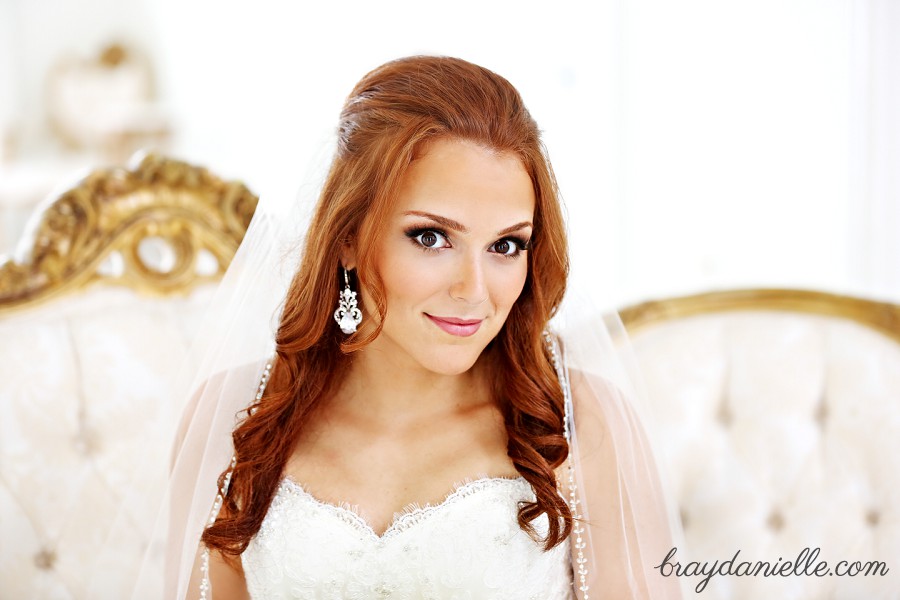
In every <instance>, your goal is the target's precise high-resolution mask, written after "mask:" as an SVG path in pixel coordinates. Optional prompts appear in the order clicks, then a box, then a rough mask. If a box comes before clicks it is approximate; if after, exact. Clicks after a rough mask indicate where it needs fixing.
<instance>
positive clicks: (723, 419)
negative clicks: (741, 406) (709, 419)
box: [716, 398, 734, 427]
mask: <svg viewBox="0 0 900 600" xmlns="http://www.w3.org/2000/svg"><path fill="white" fill-rule="evenodd" d="M716 419H718V421H719V423H721V424H722V426H723V427H730V426H731V422H732V421H733V420H734V417H733V416H732V414H731V409H730V408H728V401H727V400H726V399H725V398H723V399H722V402H721V403H720V404H719V412H718V414H717V415H716Z"/></svg>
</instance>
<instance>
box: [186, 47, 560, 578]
mask: <svg viewBox="0 0 900 600" xmlns="http://www.w3.org/2000/svg"><path fill="white" fill-rule="evenodd" d="M437 138H453V139H462V140H468V141H472V142H475V143H477V144H480V145H482V146H483V147H486V148H490V149H493V150H496V151H498V152H505V153H511V154H513V155H515V156H517V157H519V158H520V159H521V161H522V164H523V165H524V167H525V169H526V170H527V172H528V174H529V175H530V177H531V181H532V183H533V186H534V192H535V199H536V203H535V212H534V223H533V224H534V229H533V234H532V246H531V250H530V251H529V252H528V253H527V257H528V273H527V277H526V282H525V286H524V289H523V290H522V293H521V296H520V297H519V298H518V300H517V301H516V303H515V304H514V306H513V307H512V310H511V311H510V313H509V316H508V318H507V320H506V322H505V324H504V325H503V327H502V328H501V330H500V332H499V333H498V334H497V337H496V338H494V340H492V341H491V342H490V344H489V345H488V346H487V348H486V349H485V350H484V353H486V354H488V356H484V357H482V358H485V359H486V364H487V365H489V366H490V368H491V369H492V370H493V371H492V373H491V381H492V382H493V384H492V393H493V395H494V401H495V402H496V403H497V406H498V407H499V409H500V411H501V413H502V415H503V418H504V420H505V424H506V433H507V437H508V444H507V453H508V455H509V457H510V459H511V460H512V462H513V464H514V465H515V468H516V470H517V471H518V472H519V473H520V474H521V475H522V476H523V477H524V478H525V479H526V480H527V481H528V483H530V484H531V487H532V488H533V490H534V493H535V497H536V499H535V501H534V502H527V503H522V504H520V507H519V512H518V523H519V526H520V527H521V528H522V529H523V530H524V531H526V532H527V533H528V534H529V535H531V536H532V537H534V538H535V539H538V537H537V535H536V531H535V530H534V528H533V527H532V525H531V521H532V520H533V519H535V518H537V517H539V516H540V515H542V514H546V515H547V517H548V522H549V529H548V532H547V535H546V537H545V538H544V539H543V540H542V542H543V546H544V548H545V549H547V550H549V549H550V548H553V547H554V546H556V545H558V544H559V543H561V542H562V541H563V540H564V539H565V538H566V537H567V536H568V535H569V533H570V531H571V528H572V514H571V512H570V510H569V507H568V506H567V504H566V502H565V501H564V500H563V499H562V497H561V496H560V494H559V493H558V492H557V488H556V477H555V473H554V469H555V468H556V467H558V466H559V465H560V464H562V462H563V461H564V460H565V458H566V457H567V455H568V444H567V443H566V440H565V437H564V435H563V420H564V406H563V404H564V403H563V394H562V390H561V388H560V385H559V382H558V380H557V377H556V373H555V370H554V368H553V365H552V364H551V361H550V356H549V353H548V350H547V348H546V345H545V341H544V339H543V330H544V328H545V326H546V324H547V322H548V320H549V319H550V317H551V316H552V315H553V314H554V312H555V311H556V310H557V308H558V306H559V304H560V302H561V301H562V298H563V295H564V292H565V285H566V278H567V276H568V255H567V242H566V235H565V226H564V222H563V217H562V211H561V208H560V202H559V194H558V190H557V185H556V180H555V178H554V175H553V172H552V169H551V167H550V163H549V160H548V159H547V156H546V152H545V149H544V146H543V144H542V142H541V139H540V132H539V130H538V127H537V124H536V123H535V121H534V119H532V117H531V115H530V114H529V112H528V110H527V109H526V108H525V105H524V103H523V102H522V98H521V97H520V95H519V93H518V92H517V91H516V89H515V88H514V87H513V86H512V85H511V84H510V83H509V82H508V81H507V80H506V79H504V78H503V77H500V76H499V75H497V74H495V73H493V72H491V71H489V70H487V69H485V68H482V67H479V66H477V65H474V64H471V63H468V62H466V61H463V60H460V59H456V58H447V57H430V56H416V57H410V58H404V59H400V60H396V61H393V62H389V63H387V64H385V65H383V66H381V67H379V68H377V69H375V70H374V71H372V72H371V73H369V74H368V75H366V76H365V77H364V78H363V79H362V80H361V81H360V82H359V83H358V84H357V85H356V87H355V89H354V90H353V92H352V93H351V94H350V96H349V97H348V99H347V101H346V104H345V105H344V108H343V111H342V112H341V118H340V125H339V129H338V146H337V151H336V155H335V158H334V160H333V162H332V164H331V168H330V171H329V173H328V177H327V179H326V181H325V185H324V188H323V189H322V192H321V196H320V197H319V200H318V204H317V207H316V210H315V213H314V216H313V219H312V222H311V224H310V230H309V232H308V234H307V240H306V244H305V247H304V249H303V255H302V259H301V263H300V267H299V269H298V270H297V272H296V274H295V276H294V278H293V281H292V282H291V286H290V289H289V291H288V294H287V297H286V300H285V303H284V308H283V312H282V316H281V322H280V325H279V328H278V332H277V335H276V352H277V357H276V361H275V365H274V368H273V371H272V376H271V378H270V380H269V383H268V387H267V388H266V391H265V394H264V395H263V397H262V399H261V400H258V401H257V402H255V403H254V404H253V405H251V406H250V407H249V408H248V409H247V410H246V412H245V415H244V417H243V419H242V421H241V422H240V424H239V425H238V426H237V428H236V429H235V431H234V433H233V442H234V450H235V458H236V463H235V466H234V468H233V472H232V477H231V482H230V487H229V490H228V494H227V496H226V498H225V500H224V503H223V505H222V508H221V510H220V513H219V516H218V518H217V520H216V521H215V523H214V524H212V525H210V526H209V527H208V528H207V529H206V530H205V531H204V533H203V537H202V540H203V542H204V543H205V544H206V545H207V546H208V547H209V548H212V549H216V550H218V551H220V552H221V553H222V554H223V556H224V557H225V558H226V559H227V560H229V561H233V560H235V559H236V557H237V556H238V555H240V554H241V553H242V552H243V551H244V550H245V549H246V548H247V545H248V544H249V542H250V539H251V538H252V537H253V536H254V535H255V534H256V532H257V531H259V528H260V526H261V524H262V521H263V518H264V517H265V515H266V512H267V511H268V509H269V504H270V503H271V501H272V498H273V496H274V494H275V491H276V489H277V487H278V485H279V482H280V480H281V478H282V476H283V470H284V467H285V465H286V463H287V461H288V459H289V458H290V456H291V453H292V451H293V449H294V447H295V444H296V442H297V440H298V435H299V433H300V431H301V430H302V429H303V427H304V423H305V422H306V421H307V419H308V418H309V415H310V413H311V412H312V411H313V410H314V409H315V407H316V406H317V404H318V403H320V402H321V401H322V400H323V399H324V398H326V397H327V396H328V395H329V393H331V392H332V391H333V390H334V389H335V383H336V382H337V381H339V379H338V378H339V377H340V376H341V374H342V373H343V372H344V371H345V369H346V368H347V366H348V362H349V357H348V354H349V353H352V352H353V351H355V350H358V349H360V348H363V347H365V346H366V345H367V344H368V343H370V342H371V341H372V340H373V339H375V338H376V337H377V336H378V334H379V333H380V331H381V325H380V323H383V322H384V318H385V315H386V312H387V311H388V310H390V307H389V306H387V305H386V303H385V294H384V290H383V286H382V280H381V278H380V276H379V273H378V272H377V270H376V269H375V267H374V265H375V259H376V256H375V249H376V248H377V246H378V244H377V240H378V239H379V236H380V235H381V234H382V232H383V231H384V229H385V226H386V222H387V216H388V215H389V214H390V212H391V208H392V201H393V199H394V198H395V197H396V195H397V190H398V187H399V183H400V181H401V178H402V177H403V175H404V173H405V172H406V169H407V167H408V166H409V164H410V162H411V161H412V160H413V158H414V157H415V156H416V155H417V154H416V153H417V151H420V150H421V149H422V146H423V144H425V143H426V142H428V141H431V140H435V139H437ZM348 242H353V245H354V246H355V249H356V260H357V268H356V273H357V276H356V277H355V278H354V279H356V281H357V284H358V285H360V286H363V287H365V288H366V290H367V291H368V293H369V296H370V297H371V298H372V299H373V301H374V304H375V309H376V310H377V313H378V315H379V317H380V319H376V322H377V323H378V325H377V326H376V327H375V328H372V330H371V331H370V332H369V333H365V334H364V333H362V332H360V333H357V334H354V335H352V336H350V337H349V338H348V337H346V336H345V335H344V334H342V333H341V332H340V331H339V329H338V328H337V327H336V326H335V323H334V321H333V318H332V313H333V310H334V306H333V305H332V304H331V303H329V302H323V298H325V299H327V298H337V297H338V293H339V291H340V286H341V284H342V283H343V279H342V271H341V263H340V257H341V251H342V248H343V247H344V246H345V245H346V244H347V243H348ZM224 477H225V474H224V473H223V475H222V477H220V479H219V485H220V487H221V486H222V485H223V481H224Z"/></svg>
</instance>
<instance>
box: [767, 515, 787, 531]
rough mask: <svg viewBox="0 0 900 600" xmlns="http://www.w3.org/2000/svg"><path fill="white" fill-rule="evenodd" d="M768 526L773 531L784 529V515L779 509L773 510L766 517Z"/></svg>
mask: <svg viewBox="0 0 900 600" xmlns="http://www.w3.org/2000/svg"><path fill="white" fill-rule="evenodd" d="M766 526H768V528H769V529H771V530H772V531H781V530H782V529H784V517H783V516H782V515H781V513H780V512H779V511H778V510H773V511H772V512H771V513H770V514H769V518H767V519H766Z"/></svg>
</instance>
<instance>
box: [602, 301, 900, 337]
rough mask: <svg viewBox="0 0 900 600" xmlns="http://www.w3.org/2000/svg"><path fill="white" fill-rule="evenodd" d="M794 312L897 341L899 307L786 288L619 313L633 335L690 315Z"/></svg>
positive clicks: (649, 305)
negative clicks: (831, 318) (862, 327)
mask: <svg viewBox="0 0 900 600" xmlns="http://www.w3.org/2000/svg"><path fill="white" fill-rule="evenodd" d="M734 310H771V311H797V312H806V313H814V314H820V315H827V316H835V317H842V318H845V319H851V320H853V321H856V322H858V323H861V324H863V325H866V326H868V327H871V328H872V329H875V330H876V331H879V332H881V333H882V334H884V335H887V336H888V337H891V338H893V339H895V340H897V341H898V342H900V305H896V304H891V303H889V302H877V301H875V300H866V299H862V298H854V297H851V296H842V295H838V294H830V293H827V292H817V291H811V290H789V289H747V290H727V291H717V292H708V293H705V294H696V295H693V296H682V297H679V298H668V299H665V300H653V301H650V302H643V303H641V304H637V305H634V306H630V307H628V308H625V309H623V310H621V311H619V314H620V316H621V318H622V323H624V325H625V327H626V328H627V329H628V330H629V331H630V332H632V333H634V332H635V331H636V330H638V329H640V328H642V327H645V326H647V325H650V324H653V323H658V322H660V321H665V320H667V319H675V318H681V317H688V316H692V315H699V314H706V313H714V312H723V311H734Z"/></svg>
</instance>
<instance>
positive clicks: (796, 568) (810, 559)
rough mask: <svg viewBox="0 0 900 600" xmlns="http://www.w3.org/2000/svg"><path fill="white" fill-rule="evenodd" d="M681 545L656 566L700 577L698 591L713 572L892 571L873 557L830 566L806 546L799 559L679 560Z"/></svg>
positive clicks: (864, 573)
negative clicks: (684, 561) (864, 560)
mask: <svg viewBox="0 0 900 600" xmlns="http://www.w3.org/2000/svg"><path fill="white" fill-rule="evenodd" d="M677 552H678V548H672V549H671V550H669V553H668V554H666V557H665V558H664V559H663V561H662V562H661V563H659V564H658V565H656V566H655V567H653V568H654V569H659V572H660V574H661V575H662V576H663V577H670V576H672V575H675V576H676V577H700V576H702V577H703V579H701V580H700V583H698V584H697V586H696V587H695V588H694V591H695V592H697V593H698V594H699V593H700V592H702V591H703V590H705V589H706V584H708V583H709V580H710V579H711V578H712V576H713V575H722V576H728V575H730V576H732V577H748V576H749V577H797V576H806V577H828V576H838V577H857V576H860V575H862V576H868V575H880V576H882V577H883V576H885V575H887V574H888V571H890V569H888V566H887V564H886V563H884V562H881V561H877V560H870V561H868V562H860V561H858V560H857V561H852V562H851V561H847V560H842V561H840V562H839V563H837V564H836V565H835V566H834V568H833V569H832V568H831V567H829V566H828V562H827V561H824V560H818V558H819V549H818V548H814V549H812V550H810V549H809V548H804V549H803V550H801V551H800V553H799V554H798V555H797V559H796V560H793V561H791V560H788V561H784V560H782V558H781V557H780V556H779V557H778V560H776V561H775V562H768V561H762V560H758V561H756V562H750V561H746V560H745V561H740V562H738V556H740V554H741V551H740V550H738V551H737V552H735V553H734V556H732V557H731V558H730V559H728V560H725V561H722V562H721V563H720V562H719V561H718V560H716V561H713V562H712V563H710V562H709V561H705V562H702V563H701V562H698V561H691V562H689V563H687V564H685V565H682V564H681V563H680V562H678V561H676V560H675V554H676V553H677Z"/></svg>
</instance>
